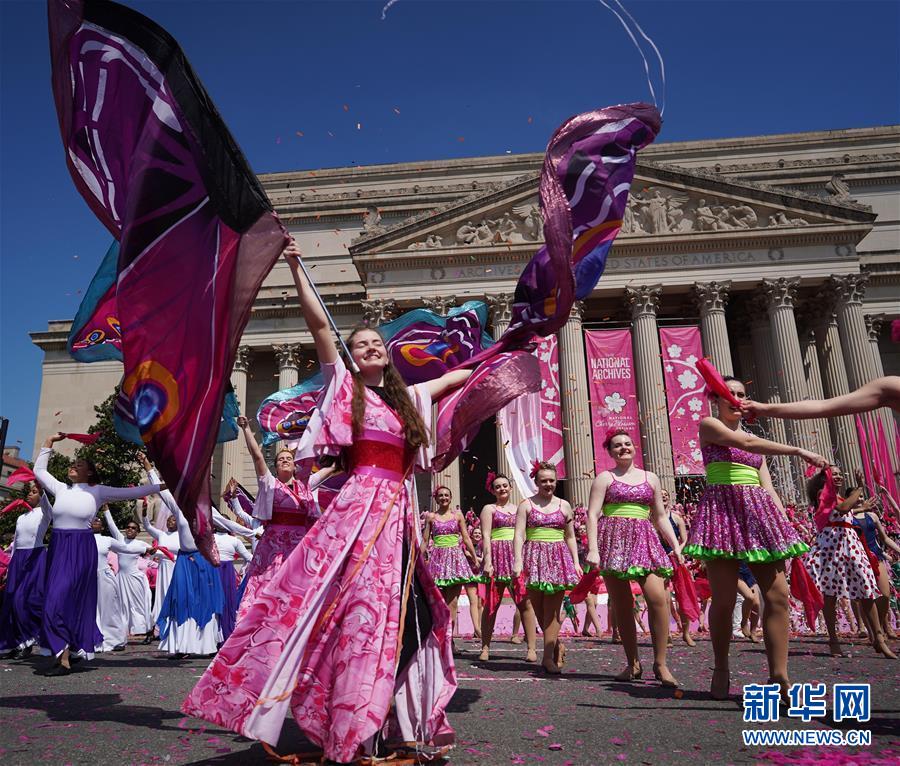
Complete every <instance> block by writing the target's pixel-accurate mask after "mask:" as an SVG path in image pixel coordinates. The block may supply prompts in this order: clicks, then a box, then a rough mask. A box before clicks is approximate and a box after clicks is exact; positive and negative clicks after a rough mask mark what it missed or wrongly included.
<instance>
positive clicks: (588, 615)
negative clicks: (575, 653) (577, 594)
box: [581, 593, 603, 636]
mask: <svg viewBox="0 0 900 766" xmlns="http://www.w3.org/2000/svg"><path fill="white" fill-rule="evenodd" d="M584 610H585V614H584V630H582V631H581V635H582V636H589V635H590V634H591V625H593V626H594V633H596V635H598V636H599V635H600V634H601V633H602V632H603V631H602V630H601V629H600V617H599V615H598V614H597V597H596V596H595V595H594V594H593V593H588V595H587V598H586V599H585V600H584Z"/></svg>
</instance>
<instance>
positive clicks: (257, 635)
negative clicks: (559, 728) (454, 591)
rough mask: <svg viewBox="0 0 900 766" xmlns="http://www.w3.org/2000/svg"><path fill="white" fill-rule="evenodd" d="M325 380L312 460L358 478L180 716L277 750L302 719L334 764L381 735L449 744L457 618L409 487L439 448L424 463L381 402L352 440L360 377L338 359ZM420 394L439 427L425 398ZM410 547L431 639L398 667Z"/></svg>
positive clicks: (408, 611) (375, 401)
mask: <svg viewBox="0 0 900 766" xmlns="http://www.w3.org/2000/svg"><path fill="white" fill-rule="evenodd" d="M327 372H329V373H331V371H330V370H329V371H327ZM328 377H331V382H330V384H329V388H328V389H327V390H326V393H325V395H324V397H323V400H322V402H321V405H320V406H321V428H320V429H319V428H317V427H316V425H315V423H314V421H313V420H311V423H310V426H309V427H308V430H309V433H310V434H311V436H310V439H311V440H314V447H315V451H317V452H320V453H329V454H335V453H337V452H339V451H340V450H342V449H343V450H346V451H347V452H346V454H347V456H348V458H349V465H350V466H352V467H351V469H350V477H349V478H348V480H347V482H346V484H345V485H344V486H343V488H342V489H341V491H340V493H339V494H338V496H337V497H336V498H335V499H334V500H333V501H332V502H331V504H330V505H329V507H328V509H327V511H325V513H324V514H323V515H322V517H321V518H320V519H319V520H318V522H317V523H316V524H315V526H314V527H313V528H312V529H310V530H309V532H308V533H307V534H306V536H305V537H304V538H303V539H302V540H301V541H300V543H299V544H298V545H297V547H296V548H294V550H293V551H292V552H291V554H290V555H289V556H288V558H287V559H286V560H285V562H284V564H283V565H282V566H281V567H280V568H279V569H278V571H277V572H276V573H275V576H274V577H273V578H272V580H271V581H270V582H269V583H268V585H266V586H265V587H264V588H263V589H262V591H260V592H259V594H258V597H257V599H256V600H255V601H254V602H253V603H252V604H251V606H250V608H249V609H248V611H247V613H246V614H245V616H244V618H243V620H242V621H241V622H240V623H239V624H238V625H237V627H236V629H235V631H234V633H232V635H231V637H230V638H229V639H228V641H227V642H226V643H225V645H224V646H223V647H222V649H221V650H220V651H219V654H218V655H217V656H216V658H215V659H214V660H213V662H212V663H211V664H210V666H209V668H208V669H207V671H206V672H205V674H204V675H203V677H202V678H201V679H200V681H199V682H198V683H197V685H196V686H195V687H194V689H193V691H191V693H190V695H189V696H188V698H187V699H186V700H185V702H184V704H183V706H182V710H183V711H184V712H185V713H187V714H188V715H193V716H197V717H199V718H205V719H206V720H208V721H211V722H212V723H215V724H218V725H220V726H224V727H227V728H229V729H232V730H234V731H236V732H238V733H240V734H242V735H244V736H246V737H251V738H253V739H258V740H262V741H263V742H267V743H269V744H271V745H276V744H277V742H278V738H279V735H280V733H281V727H282V725H283V723H284V720H285V717H286V716H287V715H289V714H292V715H293V716H294V719H295V720H296V721H297V724H298V725H299V726H300V728H301V729H302V730H303V732H304V733H305V734H306V736H307V737H308V738H309V739H310V740H311V741H312V742H314V743H316V744H317V745H319V746H321V747H322V748H323V749H324V751H325V757H326V758H329V759H331V760H335V761H350V760H352V759H354V758H356V757H357V756H358V755H360V753H361V752H371V748H372V740H373V739H374V737H375V736H377V735H379V734H380V735H382V736H384V737H385V738H386V739H387V740H389V741H396V740H400V741H403V742H419V743H423V742H424V743H425V744H428V745H445V744H451V743H452V742H453V730H452V728H451V727H450V725H449V724H448V722H447V718H446V715H445V708H446V706H447V704H448V703H449V701H450V699H451V697H452V696H453V694H454V692H455V691H456V673H455V670H454V666H453V653H452V636H451V631H450V614H449V611H448V609H447V607H446V605H445V604H444V601H443V599H442V598H441V594H440V591H438V589H437V588H436V587H435V585H434V582H433V581H432V579H431V576H430V575H429V574H428V570H427V567H426V566H425V564H424V561H423V559H422V557H421V556H420V555H419V550H420V547H421V538H420V536H419V531H418V524H417V521H416V518H415V510H414V508H413V505H412V502H413V501H412V498H411V494H410V489H411V482H410V481H408V480H406V481H405V480H404V477H408V476H411V475H412V474H411V468H412V465H413V463H414V462H415V464H416V465H418V467H420V468H424V469H428V467H429V455H428V451H427V450H424V449H423V450H420V451H419V453H418V455H417V457H416V458H415V460H413V456H411V455H409V454H408V452H407V451H406V450H405V440H404V438H403V427H402V424H401V422H400V420H399V418H398V417H397V415H396V413H395V412H394V411H393V410H392V409H391V408H390V407H388V406H387V405H386V404H385V403H384V402H383V401H382V400H381V398H380V397H379V396H378V395H377V394H375V393H374V392H372V391H367V392H366V397H367V399H366V404H367V406H366V413H365V423H364V430H363V432H362V433H360V434H354V433H353V431H352V426H351V414H350V403H351V396H352V392H353V381H352V377H351V376H350V375H349V374H347V372H346V370H345V369H344V367H343V364H342V363H341V362H338V363H337V364H336V365H335V366H334V370H333V375H331V374H329V375H326V379H328ZM409 391H410V395H411V396H412V398H413V401H414V402H415V403H416V406H417V408H418V409H419V411H420V413H421V414H422V416H423V418H425V419H426V422H429V421H430V418H431V399H430V396H429V395H428V392H427V389H426V388H425V387H424V386H414V387H412V388H410V389H409ZM316 430H318V433H316ZM307 446H309V445H307ZM303 451H304V447H303V445H301V449H300V453H301V454H302V453H303ZM405 546H407V547H408V550H409V551H410V556H412V557H413V560H414V562H415V577H416V579H417V580H418V583H419V584H420V588H419V589H418V592H419V593H420V594H421V595H420V596H419V598H420V599H423V600H424V602H425V604H427V607H428V609H427V613H430V622H431V629H430V631H428V632H427V634H426V635H425V636H424V639H420V640H418V641H417V635H418V634H417V632H416V631H415V630H414V631H413V635H412V637H411V638H412V644H414V645H415V651H414V652H413V654H412V656H411V658H410V659H409V660H408V661H405V662H404V665H403V666H402V667H399V668H398V659H399V658H400V645H401V642H400V637H401V630H400V629H401V621H402V620H403V618H405V624H407V625H409V622H408V621H409V619H410V616H411V615H415V616H416V618H418V617H419V616H420V614H421V612H420V609H417V608H415V606H416V605H415V604H414V603H413V602H414V600H415V598H416V597H415V593H416V591H415V590H414V589H411V588H410V587H409V585H408V581H407V580H406V579H405V578H404V577H403V576H402V571H401V570H402V559H403V555H404V547H405ZM405 594H410V595H408V598H407V599H404V595H405ZM404 601H406V607H407V608H405V609H404V612H403V617H401V608H402V607H401V605H402V604H403V603H404ZM419 606H420V607H421V603H419ZM427 613H426V614H427ZM413 624H414V625H415V620H414V621H413ZM404 638H405V637H404ZM405 647H406V645H405V643H404V648H405ZM404 655H406V652H405V651H404Z"/></svg>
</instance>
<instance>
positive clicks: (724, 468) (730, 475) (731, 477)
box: [706, 462, 759, 487]
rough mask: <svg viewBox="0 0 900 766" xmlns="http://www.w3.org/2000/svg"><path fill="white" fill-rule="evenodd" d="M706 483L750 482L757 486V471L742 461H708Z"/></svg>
mask: <svg viewBox="0 0 900 766" xmlns="http://www.w3.org/2000/svg"><path fill="white" fill-rule="evenodd" d="M706 483H707V484H752V485H753V486H756V487H758V486H759V471H757V470H756V469H755V468H753V467H752V466H749V465H744V464H743V463H724V462H722V463H710V464H709V465H707V466H706Z"/></svg>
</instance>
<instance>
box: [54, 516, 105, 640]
mask: <svg viewBox="0 0 900 766" xmlns="http://www.w3.org/2000/svg"><path fill="white" fill-rule="evenodd" d="M44 592H45V594H46V595H45V598H44V614H43V616H42V618H41V646H43V647H44V648H45V649H49V650H50V652H51V653H52V654H54V655H55V656H57V657H58V656H59V655H60V654H61V653H62V652H63V650H64V649H66V647H68V648H69V651H71V652H83V653H84V654H87V655H88V656H93V654H94V649H95V647H97V646H98V645H99V644H100V643H101V642H102V641H103V634H102V633H101V632H100V629H99V628H98V627H97V543H95V542H94V533H93V532H92V531H91V530H90V529H54V530H53V532H52V534H51V536H50V552H49V553H48V554H47V580H46V583H45V589H44Z"/></svg>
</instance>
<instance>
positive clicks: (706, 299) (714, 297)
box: [693, 279, 731, 316]
mask: <svg viewBox="0 0 900 766" xmlns="http://www.w3.org/2000/svg"><path fill="white" fill-rule="evenodd" d="M730 289H731V280H730V279H726V280H724V281H723V282H716V281H712V282H694V287H693V296H694V302H695V303H696V304H697V307H698V308H699V309H700V316H706V315H707V314H710V313H712V312H714V311H725V304H727V303H728V291H729V290H730Z"/></svg>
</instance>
